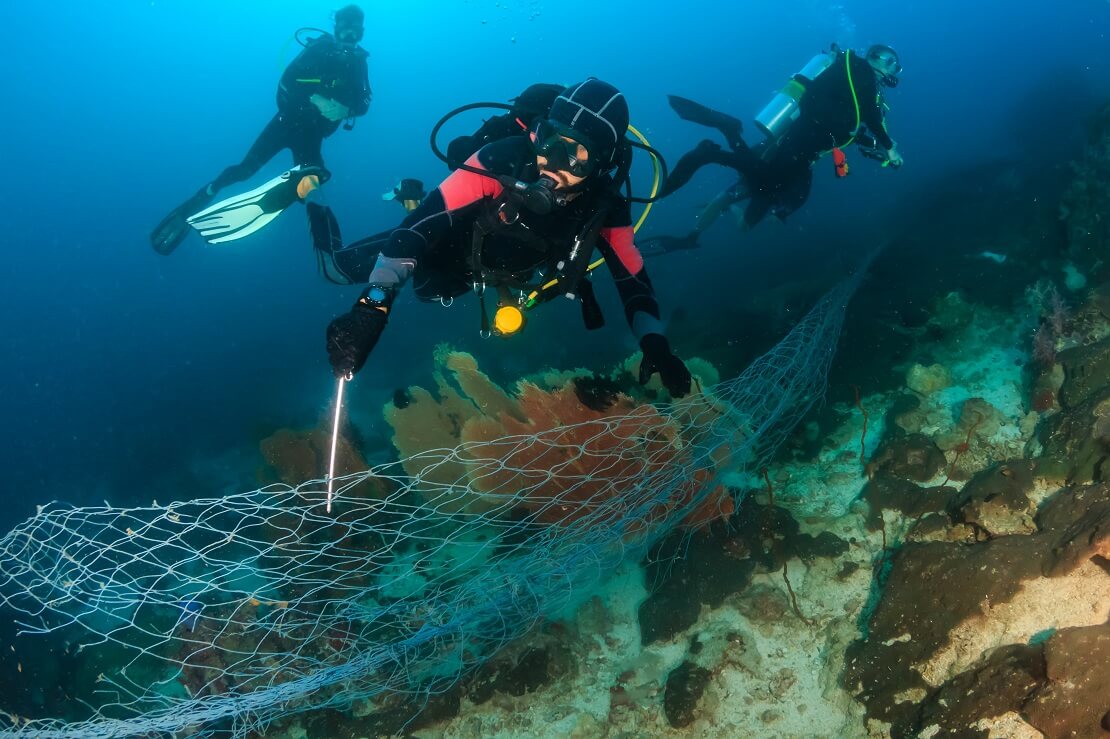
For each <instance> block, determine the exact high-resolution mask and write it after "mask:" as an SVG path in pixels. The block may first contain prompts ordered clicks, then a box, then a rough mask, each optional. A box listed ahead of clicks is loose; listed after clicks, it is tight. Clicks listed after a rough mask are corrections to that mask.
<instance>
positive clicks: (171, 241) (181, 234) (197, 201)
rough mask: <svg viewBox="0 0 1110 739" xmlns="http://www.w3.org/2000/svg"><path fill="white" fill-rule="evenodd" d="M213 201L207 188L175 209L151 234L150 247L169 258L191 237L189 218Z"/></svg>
mask: <svg viewBox="0 0 1110 739" xmlns="http://www.w3.org/2000/svg"><path fill="white" fill-rule="evenodd" d="M211 200H212V196H211V195H209V194H208V190H207V188H202V189H201V190H200V191H199V192H197V194H195V195H193V197H191V198H189V199H188V200H186V201H185V202H184V203H182V204H181V205H179V206H177V207H176V208H174V209H173V210H172V211H171V212H170V214H169V215H168V216H166V217H165V218H163V219H162V222H161V223H159V224H158V226H157V227H156V228H155V229H154V231H152V232H151V234H150V245H151V246H153V247H154V251H156V252H158V253H159V254H162V255H163V256H169V255H170V254H172V253H173V250H174V249H176V248H177V247H178V245H179V244H181V242H182V241H184V240H185V237H186V236H188V235H189V230H190V229H189V222H188V220H187V219H188V217H189V216H191V215H192V214H193V213H194V212H196V211H197V210H199V209H201V208H203V207H204V206H205V205H207V204H208V203H209V202H210V201H211Z"/></svg>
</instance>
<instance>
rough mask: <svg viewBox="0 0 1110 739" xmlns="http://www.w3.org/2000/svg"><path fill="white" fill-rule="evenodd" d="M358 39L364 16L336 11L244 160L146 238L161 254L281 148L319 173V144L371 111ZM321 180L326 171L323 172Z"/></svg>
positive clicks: (285, 78)
mask: <svg viewBox="0 0 1110 739" xmlns="http://www.w3.org/2000/svg"><path fill="white" fill-rule="evenodd" d="M362 35H363V13H362V10H361V9H360V8H359V7H358V6H357V5H348V6H346V7H344V8H341V9H339V10H337V11H336V12H335V34H334V35H332V34H327V33H325V34H322V35H321V36H319V37H317V38H314V39H312V40H310V41H309V42H308V43H307V44H305V48H304V50H303V51H302V52H301V53H300V54H299V55H298V56H297V58H296V59H294V60H293V62H292V63H291V64H290V65H289V66H288V67H287V68H286V69H285V72H284V73H283V74H282V75H281V81H280V82H279V83H278V90H277V107H278V112H277V114H276V115H274V117H273V118H272V119H271V120H270V122H269V123H268V124H266V127H265V128H264V129H263V130H262V133H261V134H259V136H258V139H257V140H256V141H255V142H254V144H253V145H252V146H251V148H250V149H249V150H248V151H247V154H246V156H245V157H243V161H241V162H239V163H238V164H233V165H231V166H230V167H228V168H226V169H225V170H224V171H223V172H221V173H220V175H219V176H218V177H217V178H216V179H215V180H213V181H212V182H209V183H208V184H206V185H205V186H204V187H202V188H201V189H200V190H199V191H197V193H196V194H195V195H193V196H192V197H190V198H189V199H188V200H186V201H185V202H184V203H182V204H181V205H180V206H178V207H177V208H175V209H174V210H173V211H172V212H171V213H170V214H169V215H168V216H167V217H166V218H165V219H163V220H162V222H161V223H160V224H158V227H157V228H155V229H154V232H153V233H152V234H151V236H150V241H151V245H152V246H153V247H154V249H155V251H157V252H158V253H160V254H170V253H171V252H173V250H174V249H176V248H177V246H178V244H180V243H181V241H182V239H184V238H185V235H186V234H187V233H188V231H189V227H188V224H187V223H186V221H185V219H186V218H187V217H188V216H190V215H192V214H193V213H196V212H197V211H199V210H201V209H203V208H204V207H205V206H206V205H207V204H208V203H209V202H211V201H212V199H213V198H214V197H215V195H216V193H217V192H219V191H220V190H221V189H222V188H224V187H226V186H228V185H230V184H233V183H235V182H241V181H243V180H246V179H248V178H249V177H251V176H253V175H254V174H255V173H256V172H258V170H259V169H260V168H261V167H262V166H263V165H265V164H266V163H267V162H268V161H270V159H272V158H273V157H274V155H275V154H277V153H278V152H279V151H281V150H282V149H289V150H290V151H291V152H292V154H293V162H294V164H297V165H307V166H314V167H320V168H321V169H322V168H323V165H324V158H323V155H322V153H321V144H322V143H323V141H324V139H326V138H327V137H328V136H331V135H332V134H333V133H335V132H336V130H338V129H339V125H340V123H342V122H343V121H344V120H346V121H347V126H346V127H347V128H350V127H351V126H352V125H353V121H354V119H355V118H357V117H359V116H362V115H365V114H366V112H367V110H369V108H370V81H369V76H368V72H367V67H366V58H367V56H368V54H367V53H366V50H365V49H363V48H362V47H360V46H359V45H358V42H359V41H360V40H362ZM323 174H324V176H325V177H326V171H325V172H324V173H323Z"/></svg>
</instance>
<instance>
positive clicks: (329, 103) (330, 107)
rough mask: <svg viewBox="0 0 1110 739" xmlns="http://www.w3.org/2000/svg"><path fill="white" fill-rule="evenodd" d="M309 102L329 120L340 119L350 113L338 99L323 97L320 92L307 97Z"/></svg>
mask: <svg viewBox="0 0 1110 739" xmlns="http://www.w3.org/2000/svg"><path fill="white" fill-rule="evenodd" d="M309 102H311V103H312V104H313V105H315V106H316V109H317V110H319V111H320V115H322V116H324V117H325V118H327V119H328V120H329V121H341V120H343V119H344V118H346V117H347V116H348V115H350V112H351V109H350V108H348V107H347V106H346V105H344V104H343V103H341V102H339V101H338V100H332V99H331V98H328V97H324V96H323V95H321V94H320V93H316V94H315V95H313V96H312V97H310V98H309Z"/></svg>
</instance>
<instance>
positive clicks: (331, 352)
mask: <svg viewBox="0 0 1110 739" xmlns="http://www.w3.org/2000/svg"><path fill="white" fill-rule="evenodd" d="M387 318H388V313H386V311H385V310H383V308H382V307H381V306H379V305H372V304H369V303H366V302H364V300H363V299H359V301H358V302H357V303H355V306H354V307H353V308H351V312H350V313H345V314H343V315H341V316H339V317H338V318H336V319H335V320H334V321H332V322H331V323H329V324H328V360H329V361H330V362H331V368H332V371H334V372H335V376H336V377H350V376H351V375H353V374H354V373H356V372H358V371H359V370H360V369H362V366H363V365H364V364H366V360H367V358H369V356H370V351H371V350H372V349H373V348H374V345H375V344H377V343H378V337H380V336H381V335H382V330H383V329H385V323H386V319H387Z"/></svg>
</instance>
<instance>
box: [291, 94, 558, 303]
mask: <svg viewBox="0 0 1110 739" xmlns="http://www.w3.org/2000/svg"><path fill="white" fill-rule="evenodd" d="M563 89H564V88H563V86H562V85H555V84H550V83H546V82H538V83H536V84H534V85H529V86H528V87H527V88H526V89H525V90H524V91H523V92H521V93H520V95H518V96H516V97H515V98H509V102H510V103H511V104H505V103H469V104H467V105H463V106H460V107H458V108H455V109H454V110H452V111H451V112H450V113H448V114H447V115H445V116H444V117H443V118H442V119H440V122H439V124H437V126H436V127H435V129H434V130H433V132H432V136H433V138H434V137H435V136H436V134H437V133H438V132H439V128H440V127H442V126H443V124H444V123H445V122H446V121H448V120H450V119H451V118H454V117H455V116H456V115H458V114H459V113H463V112H466V111H468V110H475V109H479V108H497V109H504V110H505V112H504V113H502V114H500V115H495V116H493V117H491V118H488V119H486V120H485V121H483V123H482V125H481V126H480V127H479V128H478V129H477V130H476V131H475V132H474V133H472V134H469V135H463V136H459V137H457V138H455V139H452V140H451V142H450V143H449V144H448V145H447V155H446V156H445V157H443V159H444V161H445V163H446V164H447V167H448V169H451V170H455V169H458V168H459V166H460V165H461V164H463V163H464V162H466V160H468V159H469V158H470V157H471V156H473V155H474V154H475V153H476V152H477V151H478V150H479V149H481V148H482V147H483V146H485V145H486V144H490V143H493V142H494V141H500V140H502V139H505V138H509V137H510V136H522V137H523V136H527V135H528V133H529V131H531V130H532V129H533V128H534V127H535V126H536V124H537V123H539V122H540V121H541V120H544V119H546V118H547V117H548V114H549V113H550V111H551V106H552V104H554V102H555V98H556V97H558V96H559V93H561V92H562V91H563ZM425 197H427V193H426V192H425V191H424V183H423V182H421V181H420V180H417V179H412V178H406V179H403V180H401V182H400V183H398V185H397V186H396V187H394V188H393V189H391V190H389V191H388V192H386V193H384V194H383V195H382V200H393V201H396V202H398V203H400V204H401V205H402V207H404V209H405V211H406V212H409V213H411V212H412V211H413V210H415V209H416V208H417V207H418V206H419V205H420V203H421V202H422V201H423V200H424V198H425ZM306 212H307V213H308V223H309V230H310V232H311V233H312V241H313V245H314V247H315V248H316V259H317V265H318V268H319V271H320V273H321V274H322V275H324V278H325V279H327V280H328V281H329V282H333V283H335V284H337V285H353V284H355V283H360V282H366V281H367V280H368V279H370V270H371V268H372V267H373V265H374V261H375V260H376V259H377V256H378V252H379V251H381V248H382V246H383V245H384V244H385V242H386V241H388V240H389V236H390V234H392V233H393V229H390V230H388V231H384V232H382V233H379V234H375V235H373V236H369V237H367V238H364V239H361V240H360V241H357V242H355V243H353V244H350V245H347V246H344V245H343V239H342V236H341V234H340V230H339V223H338V221H337V219H336V217H335V213H334V212H333V211H332V209H331V208H330V207H328V206H326V205H323V204H321V203H315V202H311V201H309V202H306Z"/></svg>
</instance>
